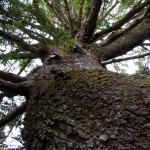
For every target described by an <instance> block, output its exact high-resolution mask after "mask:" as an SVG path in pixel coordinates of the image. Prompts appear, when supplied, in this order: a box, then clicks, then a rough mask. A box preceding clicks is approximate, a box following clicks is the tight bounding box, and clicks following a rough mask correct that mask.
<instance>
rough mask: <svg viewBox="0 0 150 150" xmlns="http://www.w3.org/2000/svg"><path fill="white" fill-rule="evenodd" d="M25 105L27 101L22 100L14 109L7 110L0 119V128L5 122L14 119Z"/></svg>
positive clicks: (23, 109)
mask: <svg viewBox="0 0 150 150" xmlns="http://www.w3.org/2000/svg"><path fill="white" fill-rule="evenodd" d="M26 106H27V103H26V102H24V103H22V104H21V105H20V106H18V107H16V108H15V109H14V110H12V111H11V112H9V113H8V114H7V115H6V116H4V117H3V118H2V119H1V120H0V128H1V127H3V126H5V125H6V124H7V123H9V122H11V121H12V120H14V119H15V118H16V117H18V116H19V115H21V114H22V113H23V112H24V111H25V110H26Z"/></svg>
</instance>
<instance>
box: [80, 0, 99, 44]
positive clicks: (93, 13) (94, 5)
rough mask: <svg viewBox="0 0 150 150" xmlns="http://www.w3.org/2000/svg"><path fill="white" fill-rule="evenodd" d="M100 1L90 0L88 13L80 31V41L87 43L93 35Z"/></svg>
mask: <svg viewBox="0 0 150 150" xmlns="http://www.w3.org/2000/svg"><path fill="white" fill-rule="evenodd" d="M101 4H102V0H91V3H90V11H89V14H88V17H87V19H86V21H85V24H84V26H83V29H82V34H81V40H82V41H83V42H85V43H86V42H89V40H90V39H91V38H92V36H93V34H94V30H95V28H96V22H97V18H98V13H99V11H100V7H101Z"/></svg>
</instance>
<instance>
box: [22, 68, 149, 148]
mask: <svg viewBox="0 0 150 150" xmlns="http://www.w3.org/2000/svg"><path fill="white" fill-rule="evenodd" d="M45 80H47V81H45V82H44V84H43V85H42V86H44V87H45V88H43V87H41V88H42V89H44V90H41V91H42V92H37V91H38V90H37V89H34V90H35V91H34V92H33V93H32V95H31V96H30V98H29V100H28V105H27V110H26V117H25V128H24V130H23V133H22V134H23V137H24V139H25V145H26V149H27V150H77V149H78V150H149V149H150V144H149V143H150V122H149V120H150V113H149V111H150V107H149V105H150V88H149V87H150V77H142V76H136V75H135V76H127V75H119V74H116V73H112V72H108V71H107V72H106V71H100V70H91V69H78V70H72V71H65V72H63V73H61V74H57V76H51V77H50V78H49V79H48V78H47V79H45ZM43 81H44V78H43ZM41 82H42V80H41ZM36 84H37V82H36ZM37 85H38V84H37ZM39 87H40V86H39Z"/></svg>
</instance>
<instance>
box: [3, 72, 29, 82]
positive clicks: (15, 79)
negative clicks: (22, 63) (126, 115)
mask: <svg viewBox="0 0 150 150" xmlns="http://www.w3.org/2000/svg"><path fill="white" fill-rule="evenodd" d="M0 78H1V79H3V80H7V81H11V82H13V83H19V82H23V81H26V80H27V79H26V78H25V77H21V76H18V75H16V74H13V73H9V72H4V71H1V70H0Z"/></svg>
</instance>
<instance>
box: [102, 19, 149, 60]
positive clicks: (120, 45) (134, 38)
mask: <svg viewBox="0 0 150 150" xmlns="http://www.w3.org/2000/svg"><path fill="white" fill-rule="evenodd" d="M146 39H150V18H146V19H144V20H143V21H142V22H141V23H140V24H139V25H138V26H136V27H135V28H133V29H132V30H130V31H129V32H127V33H126V34H125V35H124V36H122V37H120V38H118V39H117V40H115V41H113V42H112V43H110V44H109V45H107V46H104V47H102V48H101V52H100V55H101V59H102V60H108V59H112V58H115V57H117V56H121V55H123V54H126V53H127V52H129V51H131V50H132V49H133V48H134V47H137V46H139V45H140V44H141V43H143V41H144V40H146Z"/></svg>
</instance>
